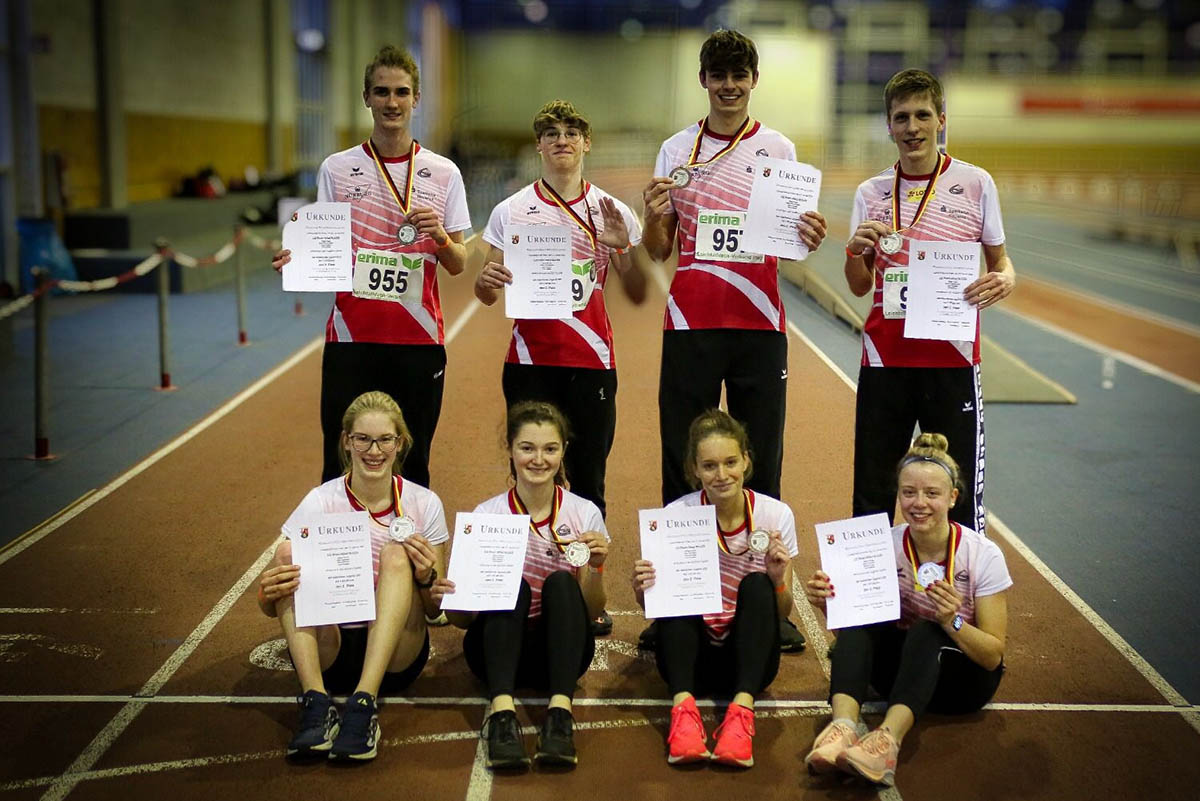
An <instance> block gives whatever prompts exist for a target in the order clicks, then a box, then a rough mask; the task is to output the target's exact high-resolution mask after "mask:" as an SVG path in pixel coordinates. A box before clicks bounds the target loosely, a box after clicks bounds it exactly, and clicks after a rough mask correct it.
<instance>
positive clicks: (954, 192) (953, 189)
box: [950, 184, 963, 195]
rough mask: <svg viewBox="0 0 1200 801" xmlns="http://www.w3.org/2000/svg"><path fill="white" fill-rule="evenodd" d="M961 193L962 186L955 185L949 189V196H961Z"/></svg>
mask: <svg viewBox="0 0 1200 801" xmlns="http://www.w3.org/2000/svg"><path fill="white" fill-rule="evenodd" d="M962 193H963V185H962V184H955V185H954V186H952V187H950V194H952V195H961V194H962Z"/></svg>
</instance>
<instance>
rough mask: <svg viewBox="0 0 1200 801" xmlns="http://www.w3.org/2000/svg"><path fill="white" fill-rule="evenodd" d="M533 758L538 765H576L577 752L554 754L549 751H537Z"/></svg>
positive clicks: (577, 760)
mask: <svg viewBox="0 0 1200 801" xmlns="http://www.w3.org/2000/svg"><path fill="white" fill-rule="evenodd" d="M533 759H534V761H535V762H537V763H538V764H539V765H578V764H579V755H578V754H570V755H567V754H555V753H552V752H550V751H538V752H537V753H536V754H534V755H533Z"/></svg>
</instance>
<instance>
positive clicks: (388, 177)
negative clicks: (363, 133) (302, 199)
mask: <svg viewBox="0 0 1200 801" xmlns="http://www.w3.org/2000/svg"><path fill="white" fill-rule="evenodd" d="M367 149H368V150H370V151H371V158H372V159H374V161H375V166H376V168H378V169H379V174H380V175H382V176H383V180H384V181H385V182H386V183H387V185H388V189H390V190H392V197H394V198H395V199H396V205H397V206H399V207H400V213H401V214H404V215H405V216H407V215H408V207H409V204H410V203H411V202H412V188H413V160H414V159H415V158H416V157H417V140H416V139H414V140H412V144H411V145H409V148H408V173H407V174H406V175H405V176H404V199H403V200H401V199H400V190H398V189H396V182H395V181H393V180H392V174H391V173H390V172H388V171H387V167H385V166H383V158H382V157H380V155H379V151H378V150H376V149H375V143H374V142H372V141H371V140H370V139H368V140H367Z"/></svg>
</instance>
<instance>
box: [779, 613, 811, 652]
mask: <svg viewBox="0 0 1200 801" xmlns="http://www.w3.org/2000/svg"><path fill="white" fill-rule="evenodd" d="M804 646H805V641H804V635H803V634H801V633H800V629H798V628H796V624H795V623H793V622H792V621H790V620H788V619H787V618H784V619H783V620H781V621H779V650H780V651H782V652H783V653H785V654H792V653H797V652H799V651H803V650H804Z"/></svg>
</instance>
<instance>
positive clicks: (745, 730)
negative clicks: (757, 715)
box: [713, 712, 754, 737]
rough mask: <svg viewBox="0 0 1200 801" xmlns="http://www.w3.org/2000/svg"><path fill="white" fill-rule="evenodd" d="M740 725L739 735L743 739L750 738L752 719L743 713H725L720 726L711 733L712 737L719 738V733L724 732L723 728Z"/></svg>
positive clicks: (752, 730)
mask: <svg viewBox="0 0 1200 801" xmlns="http://www.w3.org/2000/svg"><path fill="white" fill-rule="evenodd" d="M738 723H740V724H741V726H740V728H741V730H742V731H741V734H742V736H743V737H750V736H753V734H754V718H753V717H750V716H748V715H747V714H746V713H745V712H732V713H731V712H726V713H725V720H723V721H721V725H720V726H718V727H717V730H716V731H715V732H713V737H720V736H721V732H723V731H725V726H726V725H727V724H728V725H736V724H738Z"/></svg>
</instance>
